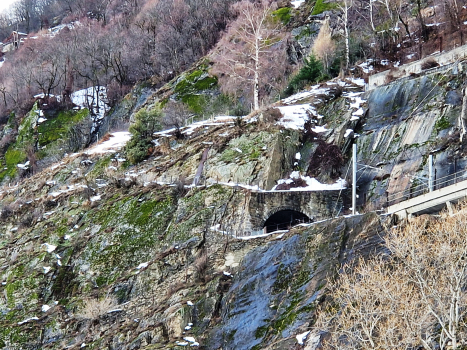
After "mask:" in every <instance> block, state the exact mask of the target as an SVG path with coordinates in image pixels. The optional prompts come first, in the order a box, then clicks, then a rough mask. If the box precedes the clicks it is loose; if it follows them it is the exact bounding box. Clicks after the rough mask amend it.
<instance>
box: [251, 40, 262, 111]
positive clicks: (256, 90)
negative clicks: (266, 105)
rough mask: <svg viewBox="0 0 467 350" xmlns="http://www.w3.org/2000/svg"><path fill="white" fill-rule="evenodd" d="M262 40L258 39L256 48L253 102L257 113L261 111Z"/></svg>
mask: <svg viewBox="0 0 467 350" xmlns="http://www.w3.org/2000/svg"><path fill="white" fill-rule="evenodd" d="M259 40H260V38H259V37H256V47H255V78H254V82H253V84H254V86H253V100H254V101H253V102H254V109H255V111H257V110H258V109H259V68H260V67H259V51H260V49H261V47H260V43H259Z"/></svg>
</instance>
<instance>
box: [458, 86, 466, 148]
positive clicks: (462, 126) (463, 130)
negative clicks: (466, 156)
mask: <svg viewBox="0 0 467 350" xmlns="http://www.w3.org/2000/svg"><path fill="white" fill-rule="evenodd" d="M466 119H467V89H464V97H463V99H462V111H461V114H460V116H459V129H460V134H461V135H460V139H461V142H462V141H463V140H464V136H465V133H466V128H465V120H466Z"/></svg>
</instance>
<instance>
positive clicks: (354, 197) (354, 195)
mask: <svg viewBox="0 0 467 350" xmlns="http://www.w3.org/2000/svg"><path fill="white" fill-rule="evenodd" d="M352 158H353V165H352V215H355V214H356V213H357V144H356V143H354V144H353V145H352Z"/></svg>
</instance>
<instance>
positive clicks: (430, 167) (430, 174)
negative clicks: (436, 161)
mask: <svg viewBox="0 0 467 350" xmlns="http://www.w3.org/2000/svg"><path fill="white" fill-rule="evenodd" d="M428 189H429V190H430V192H433V155H432V154H430V155H429V157H428Z"/></svg>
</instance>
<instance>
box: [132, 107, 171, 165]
mask: <svg viewBox="0 0 467 350" xmlns="http://www.w3.org/2000/svg"><path fill="white" fill-rule="evenodd" d="M161 119H162V109H161V106H160V105H156V106H155V107H154V108H153V109H151V110H148V109H146V108H142V109H140V110H139V111H138V112H137V113H136V114H135V122H134V123H133V125H131V126H130V132H131V133H132V134H133V136H132V137H131V139H130V141H128V143H127V145H126V147H125V153H126V156H127V158H128V160H129V161H130V162H131V163H132V164H136V163H139V162H141V161H142V160H144V159H145V158H146V157H147V156H148V155H149V154H150V152H149V148H150V147H151V146H152V143H151V141H152V135H153V134H154V133H155V132H156V131H159V130H161Z"/></svg>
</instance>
